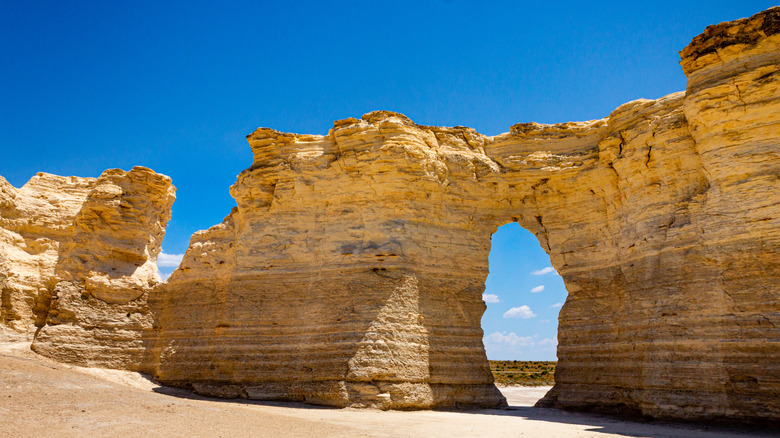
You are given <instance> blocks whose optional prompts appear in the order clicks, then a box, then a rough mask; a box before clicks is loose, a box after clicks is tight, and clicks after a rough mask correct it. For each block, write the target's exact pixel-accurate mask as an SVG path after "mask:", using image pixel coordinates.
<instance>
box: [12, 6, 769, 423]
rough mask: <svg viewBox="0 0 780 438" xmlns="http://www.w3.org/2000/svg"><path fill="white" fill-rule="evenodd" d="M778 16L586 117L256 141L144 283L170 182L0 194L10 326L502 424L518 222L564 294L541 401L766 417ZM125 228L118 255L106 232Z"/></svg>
mask: <svg viewBox="0 0 780 438" xmlns="http://www.w3.org/2000/svg"><path fill="white" fill-rule="evenodd" d="M778 22H780V8H772V9H769V10H767V11H764V12H762V13H759V14H757V15H755V16H753V17H750V18H746V19H742V20H737V21H732V22H728V23H721V24H718V25H715V26H710V27H708V28H707V29H706V30H705V32H704V33H703V34H702V35H700V36H698V37H696V38H694V40H693V41H692V43H691V44H690V45H689V46H688V47H686V48H685V49H684V50H683V51H682V52H681V58H682V61H681V65H682V67H683V70H684V71H685V73H686V75H687V76H688V86H687V89H686V90H685V91H684V92H679V93H674V94H670V95H668V96H665V97H662V98H660V99H656V100H645V99H640V100H636V101H633V102H629V103H626V104H624V105H622V106H620V107H619V108H617V109H616V110H615V111H613V112H612V114H610V115H609V116H608V117H606V118H604V119H601V120H595V121H588V122H570V123H561V124H555V125H541V124H536V123H523V124H518V125H515V126H513V127H512V128H511V130H510V131H509V132H507V133H504V134H501V135H497V136H493V137H488V136H484V135H481V134H479V133H478V132H476V131H474V130H473V129H470V128H466V127H435V126H422V125H418V124H415V123H414V122H412V121H411V120H410V119H409V118H407V117H405V116H403V115H402V114H398V113H393V112H388V111H375V112H371V113H368V114H366V115H364V116H363V117H362V118H360V119H357V118H349V119H345V120H340V121H337V122H335V124H334V127H333V128H332V129H331V130H330V131H329V132H328V134H327V135H300V134H290V133H282V132H278V131H275V130H273V129H267V128H260V129H258V130H256V131H255V132H254V133H252V134H250V135H249V136H248V137H247V140H248V142H249V145H250V146H251V148H252V152H253V154H254V160H253V162H252V165H251V166H250V167H249V168H248V169H246V170H245V171H243V172H242V173H241V174H240V175H239V176H238V179H237V181H236V183H235V184H234V185H233V186H232V187H231V190H230V192H231V195H232V196H233V197H234V198H235V200H236V204H237V206H236V207H235V208H234V209H233V211H232V212H230V214H229V215H228V216H227V217H226V218H225V220H224V221H223V222H222V223H221V224H218V225H215V226H213V227H211V228H210V229H208V230H205V231H199V232H196V233H195V234H194V235H193V236H192V239H191V244H190V247H189V249H188V250H187V252H186V254H185V256H184V260H183V262H182V264H181V266H180V267H179V268H178V269H177V270H176V271H175V272H174V273H173V274H172V275H171V277H170V279H169V280H168V282H166V283H162V284H159V285H155V284H156V281H157V278H156V277H155V276H156V272H154V273H153V272H152V271H153V270H151V269H147V268H145V266H147V263H149V262H150V261H151V262H152V263H153V262H154V258H155V257H156V255H157V252H159V240H160V239H161V238H162V230H164V225H165V222H166V221H167V218H168V217H169V215H170V213H169V212H170V202H172V200H173V195H172V188H171V186H170V181H169V180H167V181H166V180H165V178H166V177H162V176H159V175H158V176H153V175H146V176H145V178H147V179H146V180H144V181H145V183H144V184H142V185H141V186H139V187H143V188H144V190H147V192H146V193H147V195H146V197H144V196H139V197H134V196H132V195H125V194H127V193H131V192H132V191H130V192H128V191H125V189H124V188H123V187H125V186H122V184H119V183H118V182H114V180H113V179H112V178H115V177H116V178H120V179H121V178H129V177H128V176H123V177H122V176H120V175H114V174H112V173H110V172H111V171H108V172H109V175H108V176H107V177H106V178H107V179H108V180H110V184H108V183H107V184H105V185H104V186H105V187H102V186H101V184H100V179H98V181H95V180H81V179H76V180H68V181H70V182H67V184H65V183H64V182H56V184H60V185H62V186H63V187H66V188H67V193H68V196H63V197H62V201H61V204H60V205H54V206H52V205H51V202H49V203H48V204H47V203H44V202H43V201H40V202H39V201H35V202H39V204H40V205H39V204H32V201H30V202H31V204H29V205H31V207H29V209H28V210H25V212H22V213H20V211H21V210H19V207H17V206H15V205H18V204H19V203H18V202H17V204H14V202H16V201H13V200H14V199H18V198H19V196H21V195H20V194H19V193H21V192H22V191H24V190H25V188H22V189H19V190H17V189H15V188H13V187H10V186H9V185H7V184H0V208H2V209H3V210H2V217H3V222H2V227H3V228H2V230H0V231H2V232H3V233H5V234H3V235H2V238H3V239H6V240H3V242H4V244H3V246H2V251H5V252H3V253H0V255H2V257H4V258H3V259H0V282H5V283H0V284H2V285H3V287H4V289H3V307H2V309H3V312H4V313H3V315H4V321H6V325H7V326H8V327H12V328H14V330H30V329H25V327H41V322H42V318H43V320H45V321H46V324H45V325H44V326H42V328H40V333H39V335H38V337H37V338H36V341H35V343H34V344H33V346H34V348H35V349H36V351H39V352H42V353H44V354H46V355H49V356H52V357H55V358H57V359H59V360H63V361H73V362H77V363H79V364H97V365H100V366H109V367H117V368H128V369H138V370H144V371H148V372H150V373H153V374H154V375H155V376H156V377H157V378H158V379H159V380H160V381H162V382H164V383H167V384H169V385H176V386H186V387H191V388H193V389H194V390H195V391H197V392H199V393H201V394H207V395H213V396H220V397H244V398H252V399H262V400H294V401H305V402H307V403H315V404H325V405H333V406H354V407H376V408H382V409H420V408H434V407H452V406H458V407H460V406H467V407H496V406H502V405H504V404H505V400H504V398H503V396H502V395H501V394H500V392H498V390H497V389H496V388H495V386H494V385H493V381H492V376H491V374H490V369H489V366H488V363H487V359H486V357H485V351H484V348H483V346H482V335H483V333H482V330H481V328H480V319H481V317H482V314H483V312H484V310H485V304H484V302H483V301H482V299H481V295H482V292H483V291H484V282H485V279H486V277H487V273H488V253H489V251H490V237H491V235H492V234H493V233H494V232H495V231H496V229H497V227H499V226H501V225H504V224H506V223H509V222H518V223H519V224H520V225H521V226H523V227H524V228H526V229H527V230H529V231H531V232H532V233H534V234H535V235H536V237H537V238H538V239H539V242H540V245H541V246H542V248H543V249H545V251H547V252H548V253H549V255H550V258H551V261H552V263H553V265H554V267H555V268H556V270H557V271H558V272H559V273H560V274H561V276H562V277H563V279H564V282H565V284H566V288H567V290H568V292H569V296H568V299H567V300H566V303H565V304H564V306H563V308H562V309H561V312H560V316H559V335H558V340H559V346H558V359H559V362H558V366H557V371H556V375H555V381H556V385H555V387H554V388H553V389H552V390H551V391H550V392H549V393H548V394H547V396H546V397H545V398H544V399H543V400H542V401H541V402H540V404H541V405H543V406H555V407H561V408H569V409H590V410H606V411H618V412H624V413H625V412H631V413H637V414H641V415H645V416H651V417H657V418H679V419H695V420H707V419H724V418H729V419H735V420H740V421H777V420H778V419H780V342H778V340H780V328H779V327H780V73H778V71H779V70H780V31H778V29H779V28H778V24H777V23H778ZM134 170H135V169H134ZM132 172H133V171H131V172H130V173H132ZM130 173H128V175H129V174H130ZM155 175H156V174H155ZM104 176H106V174H104ZM56 178H59V177H51V178H50V179H51V181H52V182H47V184H55V181H61V180H58V179H56ZM101 178H103V176H101ZM130 179H131V180H132V178H130ZM62 181H64V180H62ZM2 182H4V181H0V183H2ZM68 184H69V185H68ZM25 187H27V186H25ZM58 187H59V186H58ZM115 187H119V189H116V188H115ZM130 187H135V186H133V185H130ZM57 190H60V189H57ZM62 190H65V189H62ZM108 200H111V201H110V203H109V204H110V205H109V206H106V205H107V204H106V202H108ZM125 201H126V202H127V203H128V204H129V205H130V209H129V210H128V209H126V208H125V207H123V205H124V204H123V202H125ZM25 205H28V204H25ZM82 205H83V207H80V206H82ZM52 211H57V212H59V211H62V213H56V214H55V213H52ZM8 212H10V213H8ZM28 216H29V217H31V218H35V220H34V221H33V220H32V219H31V220H30V223H31V224H33V225H19V224H21V223H23V222H24V221H25V220H27V219H26V218H27V217H28ZM62 218H68V219H62ZM15 221H16V222H15ZM18 221H21V222H18ZM125 222H127V223H130V224H132V226H128V227H124V226H122V227H119V226H118V225H117V224H121V223H125ZM38 223H45V224H46V226H45V227H43V228H41V226H38V228H36V225H34V224H38ZM62 224H64V225H62ZM68 224H70V225H68ZM112 224H113V225H117V226H116V227H115V228H112ZM22 226H24V227H29V231H26V232H27V233H28V234H24V233H20V232H18V231H14V230H17V229H19V228H18V227H22ZM13 227H17V228H13ZM49 228H51V229H52V230H53V231H52V233H50V234H51V236H54V237H46V239H48V240H40V239H39V237H37V236H38V234H35V233H36V232H37V233H40V230H42V229H46V230H48V229H49ZM119 228H121V229H125V228H126V229H127V232H128V235H127V239H126V240H123V241H122V242H116V241H115V240H114V239H109V238H107V237H104V236H108V235H109V234H105V233H104V230H107V229H112V230H114V231H116V229H119ZM36 230H38V231H36ZM14 233H15V234H14ZM27 235H29V236H31V237H25V236H27ZM47 236H48V234H47ZM25 239H26V240H25ZM36 239H38V240H36ZM39 240H40V241H39ZM5 242H8V243H5ZM51 242H55V243H51ZM93 248H98V249H97V250H93ZM47 251H48V252H47ZM36 254H38V255H36ZM40 254H43V256H39V255H40ZM30 257H44V258H45V257H48V258H45V260H48V261H46V262H41V263H38V264H36V266H37V268H36V269H38V270H39V271H40V272H43V271H45V275H44V274H30V275H26V274H25V275H26V276H19V275H17V274H16V273H18V272H28V271H29V272H39V271H35V269H32V268H29V266H31V265H32V264H35V263H33V262H31V261H30V260H31V259H30ZM58 257H60V258H61V259H62V260H60V261H56V262H55V261H52V260H53V259H57V258H58ZM44 258H42V259H41V260H43V259H44ZM52 258H53V259H52ZM115 260H118V261H116V263H115ZM120 262H121V263H120ZM36 263H37V262H36ZM96 266H97V268H96ZM131 266H135V269H133V268H132V267H131ZM110 268H116V269H118V271H116V272H117V273H116V274H114V273H113V272H115V271H113V270H111V269H110ZM36 275H38V276H37V277H36ZM52 278H53V279H54V280H50V279H52ZM9 285H10V286H9ZM44 289H45V292H44V291H43V290H44ZM6 290H10V291H11V292H10V293H7V292H6ZM47 294H49V295H50V296H51V298H47ZM39 296H42V298H38V297H39ZM47 300H49V302H50V303H51V304H50V305H49V304H45V303H46V302H47ZM38 302H41V303H44V304H42V305H41V306H38V307H36V306H37V304H36V303H38ZM6 303H9V304H6ZM36 308H37V309H40V310H38V311H36V310H35V309H36ZM20 309H26V310H20ZM36 312H38V313H36ZM20 315H21V316H20ZM36 315H37V316H36ZM36 318H37V319H36ZM87 326H88V327H89V328H88V329H86V328H85V327H87ZM117 340H118V341H117Z"/></svg>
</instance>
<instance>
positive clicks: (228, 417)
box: [0, 343, 776, 438]
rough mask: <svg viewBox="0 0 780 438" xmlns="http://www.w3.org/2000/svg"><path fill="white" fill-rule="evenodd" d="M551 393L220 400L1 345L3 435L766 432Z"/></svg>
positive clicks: (515, 391)
mask: <svg viewBox="0 0 780 438" xmlns="http://www.w3.org/2000/svg"><path fill="white" fill-rule="evenodd" d="M548 389H549V387H533V388H524V387H512V388H504V389H502V391H503V392H504V395H506V397H507V400H508V401H509V405H510V408H509V409H504V410H477V411H459V412H452V411H417V412H394V411H391V412H383V411H376V410H358V409H332V408H322V407H316V406H309V405H304V404H297V403H269V402H251V401H246V400H240V401H231V400H219V399H209V398H205V397H200V396H197V395H194V394H192V393H191V392H189V391H184V390H178V389H172V388H167V387H160V386H159V385H156V384H155V383H153V382H151V381H149V380H148V379H146V378H144V377H143V376H141V375H139V374H137V373H131V372H126V371H115V370H101V369H94V368H80V367H74V366H69V365H64V364H60V363H57V362H54V361H51V360H48V359H45V358H43V357H41V356H38V355H36V354H35V353H33V352H32V351H30V349H29V344H28V343H0V437H188V438H192V437H290V436H294V437H299V436H300V437H344V436H355V437H364V436H365V437H406V436H408V437H417V436H425V437H439V436H441V437H452V436H468V437H504V436H527V437H605V436H631V437H724V438H725V437H734V436H773V435H772V431H761V430H743V429H735V428H734V429H729V428H718V427H709V426H707V427H704V426H696V425H686V424H669V423H647V422H645V423H643V422H633V421H627V420H624V419H619V418H615V417H609V416H603V415H592V414H582V413H572V412H565V411H559V410H556V409H540V408H534V407H533V404H534V403H535V402H536V401H537V400H538V399H539V398H541V397H542V396H543V395H544V394H545V392H546V391H547V390H548ZM774 436H776V435H774Z"/></svg>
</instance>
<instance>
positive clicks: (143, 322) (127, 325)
mask: <svg viewBox="0 0 780 438" xmlns="http://www.w3.org/2000/svg"><path fill="white" fill-rule="evenodd" d="M174 193H175V189H174V187H173V185H172V184H171V179H170V178H168V177H167V176H165V175H160V174H157V173H155V172H153V171H151V170H150V169H147V168H145V167H134V168H133V169H132V170H130V171H129V172H125V171H122V170H119V169H111V170H106V171H105V172H103V174H102V175H101V176H100V177H99V178H98V179H97V181H95V184H94V187H92V189H91V190H90V191H89V193H88V194H87V196H86V199H85V201H84V204H83V205H82V207H81V209H80V210H79V212H78V214H76V216H75V218H74V220H73V224H72V225H71V226H70V227H69V229H68V234H67V239H65V241H64V242H63V244H62V245H61V247H60V251H59V258H58V262H57V265H56V268H55V272H54V276H53V278H52V280H51V282H52V283H53V291H52V298H51V306H50V309H49V312H48V315H47V318H46V325H45V326H43V327H42V328H41V329H40V331H39V332H38V333H37V335H36V337H35V340H34V342H33V344H32V348H33V350H34V351H35V352H37V353H40V354H43V355H45V356H48V357H51V358H54V359H57V360H60V361H63V362H69V363H75V364H79V365H83V366H101V367H106V368H123V369H130V370H140V369H143V368H144V363H145V361H146V357H147V356H146V354H147V351H148V350H147V347H146V340H147V339H146V337H147V336H148V335H149V333H150V331H151V330H152V323H153V318H152V315H151V314H150V313H149V308H148V306H147V304H146V298H147V294H148V291H149V290H150V289H151V288H152V287H153V286H154V285H156V284H158V283H159V282H160V277H159V274H158V273H157V266H156V260H157V255H158V254H159V252H160V245H161V243H162V239H163V236H164V234H165V225H166V224H167V222H168V220H169V219H170V216H171V205H172V204H173V201H174V198H175V195H174Z"/></svg>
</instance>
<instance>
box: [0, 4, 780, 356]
mask: <svg viewBox="0 0 780 438" xmlns="http://www.w3.org/2000/svg"><path fill="white" fill-rule="evenodd" d="M772 6H774V4H772V3H771V2H767V1H743V2H729V1H708V2H704V1H701V2H682V3H681V2H670V1H660V2H656V3H654V4H653V5H652V6H651V7H648V6H646V5H637V4H622V3H617V4H615V3H613V2H590V3H587V4H583V3H579V2H564V3H557V4H523V3H518V2H509V1H504V2H495V3H491V4H487V5H475V4H471V3H468V2H463V1H457V0H451V1H432V2H425V3H415V2H398V3H396V4H394V6H393V7H387V6H385V7H382V8H377V9H372V8H371V7H369V6H366V5H364V4H361V3H354V4H350V3H342V4H338V5H328V4H322V3H319V2H309V1H301V2H296V3H294V4H277V3H271V2H258V3H253V4H245V3H243V4H242V3H233V4H229V3H221V4H220V5H214V4H211V3H209V2H197V1H194V2H166V3H164V4H157V3H155V2H147V1H139V2H135V3H133V4H130V5H120V4H112V3H104V2H85V3H80V4H75V5H72V4H62V3H60V2H54V1H50V2H36V3H34V4H33V3H26V2H3V3H0V41H2V42H3V44H0V62H2V63H3V65H5V66H6V68H5V69H2V70H1V71H0V78H1V79H2V80H1V81H0V82H1V84H0V135H2V139H3V140H2V141H3V152H4V160H2V161H0V176H3V177H4V178H5V179H6V180H8V181H9V183H11V184H12V185H14V186H15V187H21V186H23V185H24V183H26V182H27V181H28V180H29V179H30V178H31V177H32V176H34V175H35V174H36V173H37V172H46V173H52V174H57V175H65V176H70V175H75V176H83V177H97V176H99V175H100V173H101V172H102V171H103V170H105V169H109V168H122V169H125V170H129V169H130V168H132V167H133V166H134V165H141V166H145V167H148V168H151V169H153V170H154V171H156V172H159V173H162V174H165V175H168V176H170V177H171V178H172V179H173V183H174V185H175V186H176V187H177V188H178V193H177V200H176V202H175V203H174V206H173V217H172V219H171V221H170V222H169V224H168V230H167V232H166V237H165V240H164V241H163V244H162V247H163V252H162V253H161V256H160V258H159V260H158V265H159V267H160V273H161V275H162V276H167V275H170V273H171V272H172V271H173V269H175V267H176V266H178V263H179V262H180V259H181V255H182V254H183V253H184V251H185V250H186V249H187V247H188V245H189V240H190V237H191V235H192V234H193V233H194V232H195V231H198V230H204V229H208V228H209V227H211V226H213V225H216V224H219V223H221V221H222V219H223V218H224V217H225V216H226V215H228V214H229V213H230V211H231V209H232V207H233V206H235V202H234V201H233V199H232V198H231V197H230V195H229V192H228V187H229V186H230V185H232V184H233V183H234V182H235V178H236V175H238V174H239V173H240V172H241V171H242V170H244V169H246V168H247V167H249V166H250V165H251V162H252V154H251V150H250V148H249V145H248V144H247V143H246V140H245V137H246V135H247V134H250V133H251V132H253V131H254V130H255V129H256V128H257V127H258V126H263V127H268V128H272V129H276V130H279V131H282V132H293V133H306V134H323V133H327V131H328V129H330V127H332V123H333V121H335V120H341V119H345V118H348V117H360V116H362V115H363V114H366V113H368V112H370V111H374V110H387V111H394V112H399V113H401V114H404V115H406V116H407V117H409V118H410V119H411V120H413V121H414V122H415V123H418V124H421V125H435V126H469V127H471V128H474V129H475V130H477V131H478V132H480V133H482V134H484V135H488V136H494V135H498V134H500V133H504V132H509V130H510V128H511V126H513V125H515V124H517V123H526V122H531V121H536V122H538V123H545V124H554V123H566V122H571V121H590V120H598V119H602V118H604V117H607V116H608V115H609V114H610V113H611V112H612V111H614V110H615V109H616V108H618V107H619V106H620V105H622V104H625V103H628V102H631V101H635V100H638V99H643V98H649V99H657V98H660V97H663V96H667V95H669V94H673V93H676V92H680V91H684V90H685V87H686V79H685V76H684V75H683V73H682V70H681V68H680V66H679V56H678V52H679V51H680V50H682V49H683V48H684V47H685V46H686V45H687V44H688V43H690V41H691V39H692V38H694V37H695V36H697V35H699V34H701V33H702V32H703V31H704V29H705V28H706V26H708V25H712V24H717V23H719V22H723V21H731V20H735V19H739V18H743V17H748V16H750V15H753V14H755V13H757V12H759V11H762V10H765V9H767V8H769V7H772ZM548 268H549V269H552V265H551V264H550V259H549V256H547V254H546V253H545V252H544V251H543V250H542V249H541V247H540V245H539V242H538V241H537V240H536V238H535V237H534V236H533V235H532V234H531V233H530V232H528V231H526V230H524V229H522V228H521V227H520V226H518V225H517V224H508V225H505V226H503V227H501V228H499V230H498V231H497V232H496V233H495V234H494V236H493V239H492V249H491V252H490V275H489V276H488V278H487V280H486V290H485V297H484V299H485V301H486V303H487V310H486V312H485V315H484V317H483V319H482V328H483V330H484V332H485V338H484V339H485V346H486V349H487V353H488V358H489V359H491V360H502V359H504V360H556V357H555V345H556V341H555V339H556V333H557V315H558V311H559V310H560V306H561V305H562V303H563V302H564V301H565V298H566V290H565V287H564V286H563V281H562V279H561V278H560V276H558V275H557V272H555V271H554V269H553V270H549V269H548ZM541 271H545V272H544V273H540V272H541Z"/></svg>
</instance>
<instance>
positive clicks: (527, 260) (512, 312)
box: [481, 222, 568, 403]
mask: <svg viewBox="0 0 780 438" xmlns="http://www.w3.org/2000/svg"><path fill="white" fill-rule="evenodd" d="M488 263H489V274H488V277H487V279H486V281H485V291H484V293H483V296H482V298H483V301H485V304H486V306H487V308H486V310H485V313H484V315H483V316H482V321H481V326H482V330H483V332H484V336H483V339H482V341H483V345H484V347H485V351H486V354H487V358H488V361H489V362H490V366H491V371H492V373H493V376H494V379H495V382H496V385H497V386H499V387H502V386H549V385H552V382H553V373H554V370H555V364H556V362H557V354H556V353H557V345H558V341H557V333H558V312H559V311H560V309H561V307H562V306H563V303H564V302H565V300H566V298H567V296H568V292H567V291H566V287H565V285H564V283H563V279H562V278H561V276H560V275H559V274H558V272H557V271H556V270H555V268H553V267H552V264H551V263H550V257H549V255H548V254H547V253H546V252H545V251H544V250H543V249H542V248H541V245H540V243H539V240H538V239H537V238H536V236H534V235H533V234H532V233H531V232H530V231H528V230H526V229H524V228H523V227H521V226H520V225H519V224H518V223H517V222H511V223H508V224H505V225H503V226H501V227H499V228H498V229H497V230H496V232H495V233H493V235H492V236H491V249H490V255H489V262H488ZM529 362H532V363H529ZM510 403H511V400H510Z"/></svg>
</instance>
